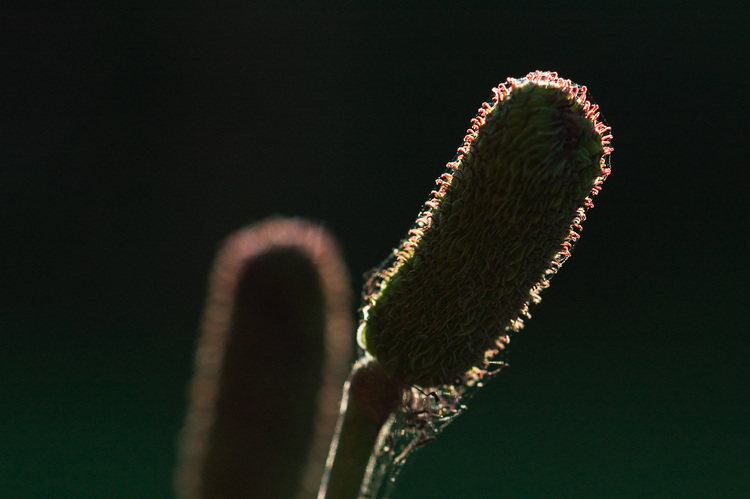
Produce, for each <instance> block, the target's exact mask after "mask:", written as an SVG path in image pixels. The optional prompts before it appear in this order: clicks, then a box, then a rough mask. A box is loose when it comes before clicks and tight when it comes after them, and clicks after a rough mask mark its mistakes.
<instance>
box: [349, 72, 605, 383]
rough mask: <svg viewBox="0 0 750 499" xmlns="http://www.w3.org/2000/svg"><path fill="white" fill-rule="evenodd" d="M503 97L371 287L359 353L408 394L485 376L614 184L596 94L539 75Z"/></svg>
mask: <svg viewBox="0 0 750 499" xmlns="http://www.w3.org/2000/svg"><path fill="white" fill-rule="evenodd" d="M493 92H494V98H493V99H492V101H490V102H489V103H485V104H483V105H482V107H481V108H480V109H479V112H478V114H477V116H476V117H475V118H474V119H473V120H472V126H471V128H470V129H469V130H468V134H467V135H466V137H464V142H463V145H462V147H460V148H459V149H458V153H459V154H458V157H457V159H456V161H454V162H452V163H449V164H448V170H447V172H446V173H444V174H443V175H442V176H441V177H440V178H438V180H437V186H438V188H437V189H436V190H434V191H432V193H431V196H430V199H429V200H428V201H427V203H425V207H424V209H423V211H422V212H421V213H420V215H419V217H418V219H417V221H416V223H415V225H414V226H413V227H412V229H411V230H410V231H409V234H408V236H407V238H406V239H404V240H403V241H402V243H401V246H400V247H399V248H398V249H397V250H395V251H394V258H393V259H392V265H390V266H388V267H387V268H384V269H381V270H380V271H379V272H377V273H376V274H375V275H374V276H373V278H372V279H371V280H370V282H369V283H368V287H367V296H366V297H365V303H364V307H363V318H362V322H361V324H360V328H359V334H358V341H359V344H360V346H361V347H362V348H365V349H366V350H367V351H368V352H369V353H370V354H371V355H372V356H374V357H375V358H376V359H377V360H378V361H379V362H380V363H381V364H382V365H383V366H384V368H385V370H386V372H387V373H388V374H389V375H390V376H391V377H392V378H394V379H395V380H398V381H400V382H404V383H409V384H416V385H420V386H428V387H429V386H439V385H443V384H454V383H456V382H457V380H461V379H463V378H464V377H465V375H466V374H467V373H468V372H469V371H471V370H472V369H486V368H487V366H488V361H489V360H490V359H491V358H492V356H493V355H494V354H495V353H497V351H498V349H502V348H504V346H505V344H506V343H507V342H508V341H509V336H508V334H509V333H511V332H513V331H517V330H519V329H520V328H521V327H522V325H523V323H522V321H523V318H524V317H528V316H529V315H528V307H529V304H530V303H531V302H534V303H537V302H539V299H540V298H539V292H540V291H541V290H542V289H544V288H545V287H547V286H548V284H549V279H550V277H552V275H554V273H555V272H556V271H557V269H558V268H559V267H560V265H562V263H563V262H564V261H565V259H566V258H567V257H568V256H570V250H571V247H572V245H573V243H574V242H575V241H576V240H577V239H578V232H579V231H580V228H581V227H580V224H581V223H582V222H583V220H584V218H585V210H586V209H587V208H589V207H591V206H592V202H591V198H592V196H593V195H595V194H596V193H597V192H598V191H599V189H600V185H601V183H602V182H603V181H604V180H605V178H606V177H607V175H608V174H609V166H608V155H609V154H610V152H611V151H612V149H611V147H610V146H609V141H610V139H611V135H610V128H609V127H608V126H606V125H605V124H604V123H603V122H602V121H600V119H599V112H598V106H596V105H594V104H592V103H591V102H590V101H589V100H587V96H586V87H583V86H579V85H576V84H574V83H572V82H571V81H570V80H565V79H562V78H559V77H558V76H557V74H556V73H549V72H540V71H537V72H534V73H530V74H528V75H527V76H526V77H525V78H520V79H513V78H509V79H508V80H507V82H506V83H504V84H501V85H499V86H498V87H496V88H495V89H493Z"/></svg>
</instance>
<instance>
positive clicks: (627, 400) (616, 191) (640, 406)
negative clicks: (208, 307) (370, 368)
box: [0, 5, 750, 498]
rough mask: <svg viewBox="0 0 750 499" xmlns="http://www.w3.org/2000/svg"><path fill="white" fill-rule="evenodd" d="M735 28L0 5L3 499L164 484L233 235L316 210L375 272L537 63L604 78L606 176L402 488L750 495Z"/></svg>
mask: <svg viewBox="0 0 750 499" xmlns="http://www.w3.org/2000/svg"><path fill="white" fill-rule="evenodd" d="M748 20H750V19H749V17H748V16H747V13H746V12H744V11H717V10H703V11H696V10H675V9H666V8H665V9H661V10H657V9H655V10H643V11H620V10H618V11H615V10H604V11H596V10H590V9H588V10H576V9H574V8H572V7H570V6H569V5H560V6H559V7H557V8H553V9H538V10H533V9H526V10H517V9H515V10H514V9H502V10H417V9H414V10H399V11H383V10H360V11H351V10H334V9H329V10H301V9H288V10H280V11H272V12H269V11H256V10H252V9H250V8H239V7H226V8H202V7H190V8H185V9H182V10H167V9H149V10H143V9H140V10H136V9H131V10H129V11H101V10H55V11H50V10H47V11H34V12H31V11H6V12H3V13H2V14H1V15H0V44H1V45H0V227H1V228H2V235H1V236H0V293H1V294H0V496H2V497H13V498H15V497H19V498H26V497H40V498H41V497H45V498H46V497H58V498H62V497H65V498H68V497H70V498H101V497H106V498H135V497H139V498H145V497H153V498H157V497H159V498H160V497H169V496H170V495H171V485H170V481H171V471H172V467H173V462H174V447H175V437H176V433H177V431H178V430H179V428H180V426H181V424H182V419H183V410H184V404H185V389H186V384H187V382H188V379H189V377H190V373H191V363H192V355H193V347H194V343H195V339H196V331H197V327H198V322H199V318H200V313H201V308H202V305H203V300H204V292H205V283H206V277H207V273H208V270H209V268H210V265H211V260H212V257H213V254H214V251H215V249H216V246H217V244H218V242H219V241H220V240H221V239H222V238H223V237H225V236H226V235H227V234H228V233H230V232H231V231H233V230H235V229H237V228H239V227H241V226H243V225H245V224H248V223H250V222H253V221H257V220H259V219H262V218H264V217H266V216H268V215H270V214H273V213H281V214H286V215H299V216H304V217H310V218H313V219H316V220H320V221H324V222H325V224H326V225H327V226H328V227H329V228H330V229H331V230H332V231H333V232H334V233H335V234H336V235H337V236H338V237H339V238H340V241H341V244H342V246H343V247H344V251H345V256H346V259H347V262H348V264H349V265H350V268H351V269H352V275H353V279H352V281H353V282H352V286H353V287H354V288H355V289H359V287H360V286H361V284H362V279H361V277H360V276H361V274H362V272H364V271H365V270H367V269H369V268H370V267H372V266H373V265H375V264H376V263H378V262H379V261H381V260H382V259H383V258H384V257H385V256H386V255H387V254H388V252H389V251H390V249H391V248H392V247H393V246H394V245H396V244H397V243H398V241H399V240H400V238H401V237H402V236H403V235H404V234H405V232H406V230H407V229H408V228H409V226H410V225H411V223H412V221H413V220H414V218H415V215H416V214H417V212H418V210H419V209H420V207H421V205H422V203H423V202H424V201H425V200H426V198H427V195H428V193H429V191H430V190H431V189H432V186H433V185H434V184H433V181H434V179H435V178H436V177H437V176H438V175H439V174H440V173H442V171H443V166H444V165H445V163H446V162H448V161H450V160H451V159H452V158H453V156H454V153H455V150H456V148H457V147H458V146H459V145H460V144H461V139H462V137H463V135H464V131H465V130H466V128H467V127H468V126H469V124H470V123H469V120H470V119H471V118H472V117H473V115H474V113H475V111H476V109H477V108H478V107H479V105H480V104H481V102H482V101H484V100H486V99H488V98H489V97H490V95H491V92H490V89H491V88H492V87H493V86H495V85H496V84H498V83H499V82H501V81H503V80H504V79H505V78H506V77H508V76H516V77H520V76H523V75H525V74H526V73H527V72H529V71H532V70H535V69H544V70H556V71H558V72H559V73H560V74H561V76H563V77H566V78H570V79H572V80H573V81H575V82H578V83H581V84H585V85H587V86H588V88H589V89H590V92H591V95H592V96H593V97H594V99H595V100H596V102H597V103H598V104H599V105H600V106H601V109H602V111H603V115H604V117H605V119H606V120H607V121H608V123H609V124H610V125H611V126H612V128H613V133H614V141H613V146H614V147H615V152H614V153H613V156H612V175H611V177H610V179H609V180H608V181H607V182H606V184H605V186H604V190H603V192H602V194H601V195H600V196H598V198H597V199H596V200H595V204H596V208H595V209H594V210H592V211H590V212H589V219H588V221H587V222H586V224H585V226H584V233H583V238H582V239H581V242H580V243H579V244H578V245H577V247H576V249H575V255H574V258H572V259H571V260H570V261H569V262H568V263H567V264H566V265H565V267H564V269H563V270H562V271H561V273H560V274H559V275H558V276H557V277H556V278H555V279H554V281H553V285H552V287H551V288H550V289H549V290H547V291H545V292H544V294H543V297H544V300H543V302H542V304H541V305H540V306H539V307H537V308H535V309H533V310H532V313H533V315H534V319H533V320H531V321H529V322H528V324H527V327H526V329H525V330H524V331H523V332H522V333H521V334H518V335H516V336H515V338H514V340H513V345H512V350H511V356H510V363H511V368H510V369H508V370H506V371H505V372H504V373H503V374H502V375H501V376H500V377H499V378H498V379H496V380H495V381H493V382H492V383H491V384H490V385H488V386H487V387H486V388H485V389H484V390H483V391H482V392H480V393H479V394H478V395H477V396H476V398H475V399H474V400H472V402H471V404H470V408H469V411H468V412H467V413H466V415H464V416H461V417H460V418H459V419H457V420H456V422H455V423H453V425H452V426H451V427H449V428H448V429H447V430H446V432H445V434H444V435H443V436H442V437H441V438H440V439H439V440H438V441H437V442H436V443H434V444H431V445H429V446H427V447H425V448H424V449H423V450H421V451H420V452H419V453H418V454H417V455H415V457H414V458H413V461H412V462H411V463H410V464H409V465H408V466H407V468H406V470H405V471H404V473H403V475H402V483H401V485H400V487H399V488H398V489H397V493H396V494H395V498H407V497H418V498H421V497H432V498H449V497H461V498H464V497H476V498H481V497H534V496H537V497H538V496H551V495H555V496H558V497H654V496H660V497H667V496H672V497H677V496H681V497H686V496H694V497H706V496H713V497H739V496H741V495H744V493H747V491H748V489H749V488H750V475H749V474H748V469H750V457H749V456H748V446H749V445H750V438H749V437H748V435H750V431H748V418H749V417H750V404H749V403H748V402H749V401H748V381H750V376H748V368H747V366H746V362H747V357H748V351H750V340H749V339H748V331H750V321H748V319H747V317H746V313H747V301H748V300H747V291H746V284H745V283H746V281H747V278H748V269H747V263H746V261H745V260H746V254H745V252H744V251H743V250H745V249H746V247H747V244H746V239H747V238H746V232H747V230H748V227H749V222H750V221H749V220H748V214H747V212H748V210H747V194H746V189H747V181H748V178H749V175H748V172H747V166H748V165H747V154H748V153H747V142H748V141H747V138H746V136H747V126H746V122H747V116H748V111H749V109H748V107H749V106H748V104H747V99H748V92H747V89H746V87H747V82H748V76H750V75H749V74H748V67H747V62H746V58H747V53H748V49H750V43H749V35H748V31H747V26H748ZM280 438H283V436H280ZM267 472H272V471H271V470H267Z"/></svg>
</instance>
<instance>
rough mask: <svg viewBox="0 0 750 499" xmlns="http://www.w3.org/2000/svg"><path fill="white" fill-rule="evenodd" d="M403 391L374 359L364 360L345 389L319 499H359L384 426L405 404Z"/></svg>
mask: <svg viewBox="0 0 750 499" xmlns="http://www.w3.org/2000/svg"><path fill="white" fill-rule="evenodd" d="M402 392H403V388H402V386H401V385H400V384H399V383H396V382H395V381H393V380H392V379H391V378H389V377H388V376H387V375H386V374H385V371H384V370H383V367H382V366H381V365H380V364H379V363H378V362H377V361H376V360H374V359H372V358H371V357H365V358H363V359H360V360H359V361H358V362H357V363H356V364H355V365H354V367H353V368H352V372H351V374H350V376H349V379H348V380H347V382H346V384H345V385H344V396H343V398H342V400H341V412H340V414H339V421H338V424H337V426H336V435H335V437H334V441H333V444H332V445H331V453H330V454H329V455H328V462H327V467H326V473H325V475H324V476H323V481H322V483H321V486H320V491H319V492H318V499H356V498H357V497H360V494H361V492H362V491H361V487H362V479H363V478H364V476H365V473H366V471H367V465H368V462H369V461H370V455H371V454H372V451H373V449H374V446H375V443H376V442H377V439H378V434H379V433H380V430H381V428H382V427H383V424H384V423H385V422H386V421H387V420H388V417H389V416H390V414H391V413H392V412H393V410H394V409H396V408H397V407H398V406H399V405H400V404H401V403H402V398H401V397H402Z"/></svg>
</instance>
